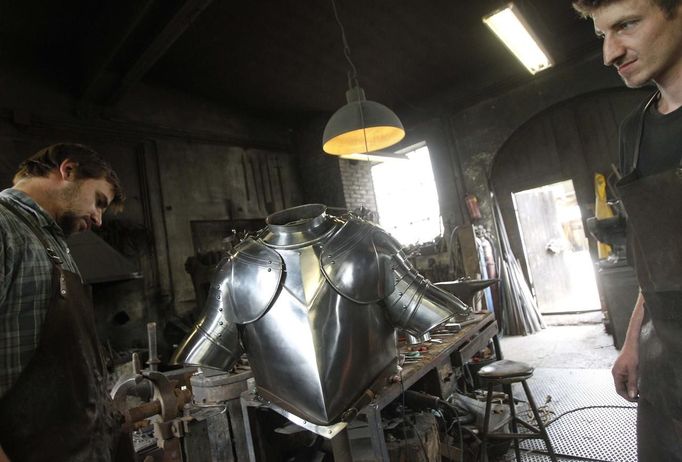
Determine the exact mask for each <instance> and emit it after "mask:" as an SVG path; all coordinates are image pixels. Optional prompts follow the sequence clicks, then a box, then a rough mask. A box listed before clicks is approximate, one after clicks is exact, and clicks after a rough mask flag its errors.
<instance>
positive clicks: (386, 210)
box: [372, 145, 441, 245]
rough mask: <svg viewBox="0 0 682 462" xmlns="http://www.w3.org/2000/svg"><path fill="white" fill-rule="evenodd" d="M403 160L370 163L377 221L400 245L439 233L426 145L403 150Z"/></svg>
mask: <svg viewBox="0 0 682 462" xmlns="http://www.w3.org/2000/svg"><path fill="white" fill-rule="evenodd" d="M404 154H405V156H406V157H407V160H392V161H387V162H383V163H380V164H376V165H374V166H373V167H372V181H373V182H374V194H375V196H376V200H377V208H378V212H379V224H380V225H381V226H382V227H383V228H384V229H385V230H386V231H388V232H389V233H391V235H393V237H395V238H396V239H397V240H398V241H399V242H400V243H401V244H402V245H410V244H416V243H418V242H426V241H430V240H432V239H433V238H435V237H436V236H438V235H440V234H441V219H440V206H439V205H438V193H437V192H436V182H435V180H434V178H433V170H432V169H431V159H430V157H429V149H428V147H427V146H426V145H421V146H419V147H417V148H416V149H415V148H413V149H412V150H410V151H408V152H404Z"/></svg>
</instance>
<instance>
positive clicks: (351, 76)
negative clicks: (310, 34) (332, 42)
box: [331, 0, 359, 88]
mask: <svg viewBox="0 0 682 462" xmlns="http://www.w3.org/2000/svg"><path fill="white" fill-rule="evenodd" d="M331 2H332V9H333V10H334V18H336V23H337V24H338V25H339V29H341V41H342V42H343V55H344V56H345V57H346V61H348V64H349V65H350V68H351V71H349V72H348V88H353V84H355V86H359V85H358V70H357V69H356V68H355V64H353V61H352V60H351V58H350V47H349V46H348V40H347V39H346V31H345V29H344V27H343V24H342V23H341V18H339V12H338V10H337V9H336V2H335V1H334V0H331Z"/></svg>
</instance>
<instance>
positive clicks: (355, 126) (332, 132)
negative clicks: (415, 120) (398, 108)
mask: <svg viewBox="0 0 682 462" xmlns="http://www.w3.org/2000/svg"><path fill="white" fill-rule="evenodd" d="M331 2H332V8H333V9H334V16H335V17H336V22H337V23H338V25H339V28H340V29H341V39H342V41H343V53H344V55H345V57H346V59H347V60H348V63H349V64H350V67H351V72H349V75H348V86H349V90H348V91H347V92H346V101H348V102H347V104H346V105H345V106H343V107H341V108H340V109H339V110H338V111H336V112H335V113H334V115H332V116H331V118H330V119H329V122H327V125H326V126H325V127H324V133H323V135H322V149H323V150H324V152H326V153H327V154H332V155H337V156H341V155H344V154H356V153H367V152H372V151H376V150H379V149H383V148H387V147H389V146H392V145H394V144H396V143H398V142H399V141H400V140H402V139H403V138H404V137H405V129H404V128H403V124H402V123H401V122H400V119H399V118H398V116H397V115H395V113H394V112H393V111H391V110H390V109H389V108H387V107H386V106H384V105H383V104H380V103H377V102H375V101H368V100H367V99H366V98H365V92H364V90H363V89H362V88H360V85H359V84H358V77H357V70H356V68H355V65H354V64H353V61H351V59H350V47H349V46H348V42H347V40H346V33H345V31H344V28H343V24H342V23H341V20H340V18H339V15H338V12H337V10H336V3H335V2H334V0H331Z"/></svg>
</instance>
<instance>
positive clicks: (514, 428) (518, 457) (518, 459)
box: [502, 383, 521, 462]
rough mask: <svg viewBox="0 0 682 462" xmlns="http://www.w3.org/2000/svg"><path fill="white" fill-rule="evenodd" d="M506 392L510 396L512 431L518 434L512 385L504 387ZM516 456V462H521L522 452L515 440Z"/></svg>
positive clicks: (516, 439) (515, 439)
mask: <svg viewBox="0 0 682 462" xmlns="http://www.w3.org/2000/svg"><path fill="white" fill-rule="evenodd" d="M502 389H503V390H504V392H505V393H506V394H507V395H508V396H509V410H510V411H511V422H510V424H511V430H512V433H518V432H519V428H518V425H516V406H515V405H514V395H513V394H512V385H511V383H507V384H504V385H503V386H502ZM514 454H516V462H521V450H520V449H519V439H518V438H514Z"/></svg>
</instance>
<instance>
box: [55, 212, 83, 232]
mask: <svg viewBox="0 0 682 462" xmlns="http://www.w3.org/2000/svg"><path fill="white" fill-rule="evenodd" d="M81 219H82V218H81V217H79V216H78V215H76V214H75V213H73V212H64V214H63V215H62V216H61V217H59V219H58V220H57V224H58V225H59V227H60V228H61V229H62V232H63V233H64V235H65V236H66V237H69V236H70V235H72V234H73V233H75V232H77V231H78V222H79V221H80V220H81Z"/></svg>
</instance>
